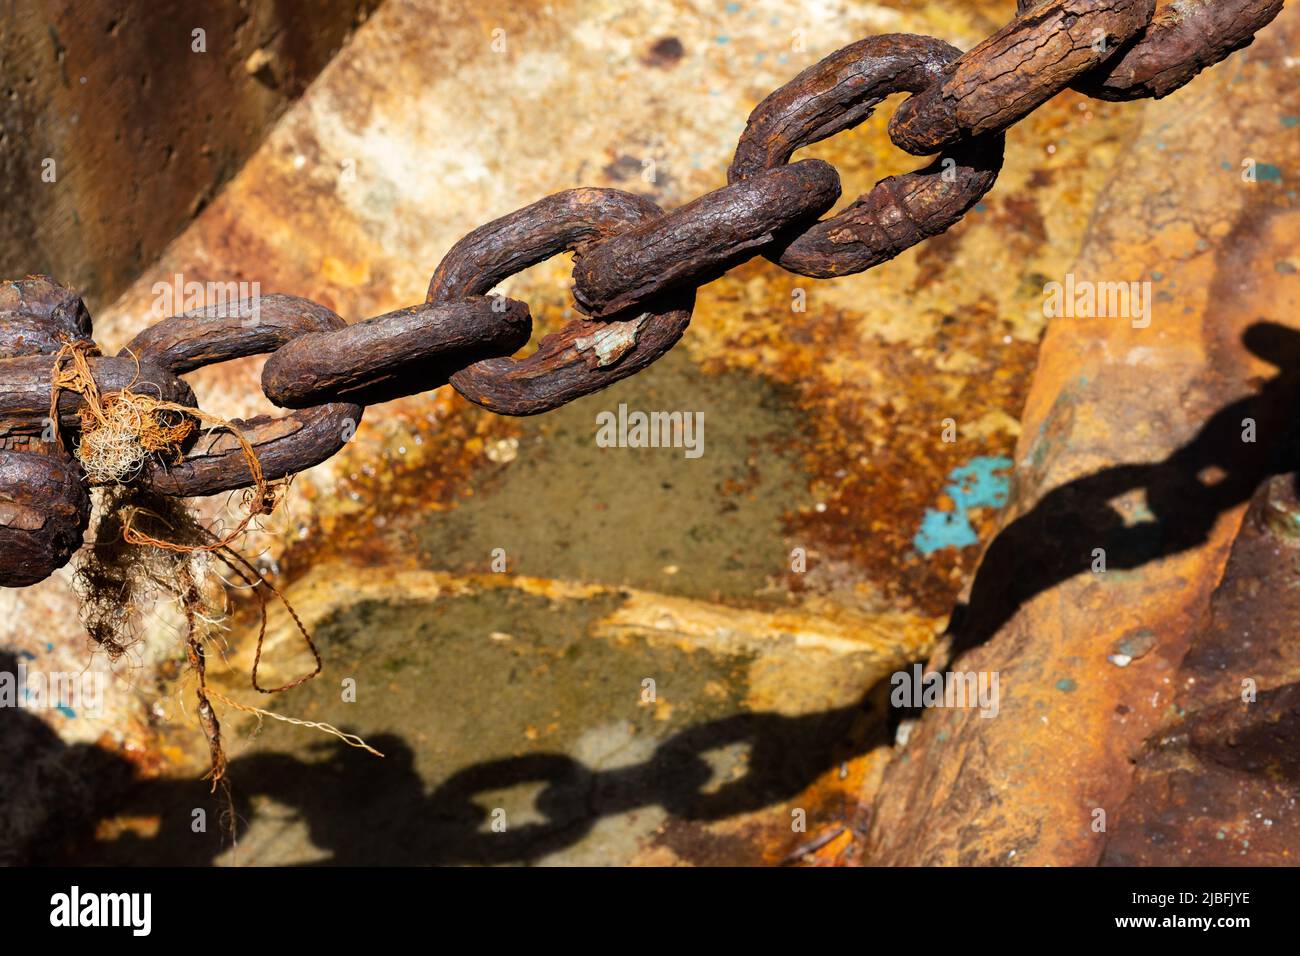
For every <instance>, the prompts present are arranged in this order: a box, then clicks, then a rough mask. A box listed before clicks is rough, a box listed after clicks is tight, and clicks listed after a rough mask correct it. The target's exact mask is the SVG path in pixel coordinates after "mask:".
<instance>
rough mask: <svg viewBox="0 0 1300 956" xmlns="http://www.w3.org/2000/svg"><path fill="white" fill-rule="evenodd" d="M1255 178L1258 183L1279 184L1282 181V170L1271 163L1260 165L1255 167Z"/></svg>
mask: <svg viewBox="0 0 1300 956" xmlns="http://www.w3.org/2000/svg"><path fill="white" fill-rule="evenodd" d="M1255 178H1256V179H1258V180H1259V181H1260V182H1266V183H1280V182H1281V181H1282V170H1280V169H1278V168H1277V167H1276V166H1274V165H1273V164H1272V163H1260V164H1259V165H1258V166H1256V167H1255Z"/></svg>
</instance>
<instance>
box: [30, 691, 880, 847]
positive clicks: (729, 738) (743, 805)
mask: <svg viewBox="0 0 1300 956" xmlns="http://www.w3.org/2000/svg"><path fill="white" fill-rule="evenodd" d="M873 711H874V713H873ZM886 711H887V708H886V707H885V706H884V705H883V703H881V704H879V705H877V706H875V707H874V708H873V707H872V706H871V705H870V704H866V703H860V704H854V705H851V706H846V707H841V708H836V709H830V710H826V711H823V712H819V713H814V714H810V715H805V716H800V717H786V716H783V715H780V714H776V713H756V714H741V715H737V716H734V717H729V718H725V719H722V720H717V721H712V722H708V723H704V724H699V725H696V726H694V727H690V728H688V729H686V730H684V731H682V732H680V733H678V734H676V735H675V736H673V737H670V738H668V739H666V740H664V741H663V742H662V743H661V744H660V745H659V747H658V748H657V749H656V750H655V751H654V753H653V754H652V756H651V757H650V758H648V759H647V760H645V761H642V762H641V763H638V764H634V765H631V766H626V767H620V768H616V769H610V770H593V769H591V768H589V767H587V766H585V765H583V764H582V763H581V762H579V761H577V760H575V759H573V758H572V757H569V756H567V755H565V754H559V753H538V754H530V755H525V756H521V757H511V758H506V759H501V760H494V761H487V762H483V763H479V764H475V765H473V766H470V767H467V768H465V769H463V770H460V771H458V772H456V773H454V774H452V775H451V776H450V777H448V778H446V779H445V780H443V781H442V782H441V783H440V784H439V785H438V786H436V787H435V788H433V789H432V790H428V789H427V788H426V785H425V783H424V781H423V780H422V778H421V776H420V774H419V772H418V768H417V761H416V754H415V753H414V751H413V750H412V749H411V747H410V746H409V745H408V744H407V743H406V741H405V740H403V739H402V738H400V737H398V736H396V735H391V734H390V735H381V736H378V737H371V738H370V742H371V743H372V744H373V745H374V746H375V747H377V749H379V750H380V751H381V752H383V753H384V754H385V755H386V756H385V757H384V759H382V760H379V759H377V758H375V757H373V756H371V755H369V754H366V753H364V752H362V751H359V750H357V749H355V748H351V747H347V746H345V745H343V744H341V743H333V742H330V743H322V744H320V745H319V746H318V747H317V748H315V749H316V755H315V756H317V757H318V759H309V760H304V759H301V758H299V757H297V756H294V755H289V754H283V753H271V752H263V753H255V754H250V755H248V756H244V757H238V758H236V759H234V760H232V761H231V763H230V771H229V772H230V777H231V780H232V781H233V782H234V793H235V805H236V813H237V818H238V821H239V822H238V833H239V834H240V835H242V834H244V833H246V832H247V831H248V826H249V824H250V821H253V820H255V819H256V818H257V817H258V816H265V817H267V818H274V817H275V816H276V815H277V814H284V817H283V818H284V819H285V820H287V821H288V820H292V821H293V822H294V823H295V824H298V823H300V824H302V825H303V826H304V827H305V831H304V830H303V829H302V828H298V829H297V831H296V834H293V833H291V830H292V828H289V827H286V828H285V830H284V831H283V833H282V834H281V835H278V836H277V835H275V834H274V833H272V834H270V835H266V834H265V833H264V835H263V836H262V837H261V838H260V840H259V850H258V854H259V856H260V855H263V854H267V853H269V854H270V855H271V856H275V857H283V856H284V855H288V856H289V857H296V858H310V857H311V856H312V855H315V854H323V857H322V858H321V859H320V860H319V862H318V864H316V865H345V866H420V865H455V864H510V863H529V862H532V861H535V860H538V859H540V858H542V857H544V856H546V855H547V854H550V853H554V852H556V851H559V850H563V849H566V848H568V847H571V846H573V845H575V844H577V843H578V842H580V841H581V840H582V839H583V838H584V837H586V836H587V835H588V834H589V833H590V832H591V830H592V828H593V827H594V826H595V824H596V823H597V822H598V821H599V820H600V819H602V818H604V817H607V816H610V815H613V814H619V813H625V812H629V811H633V810H637V809H639V808H643V807H651V806H659V807H661V808H662V809H664V810H665V811H667V812H668V813H669V814H671V815H672V816H674V817H676V818H678V819H682V820H691V821H712V820H721V819H723V818H726V817H730V816H734V815H736V814H740V813H745V812H749V811H753V810H759V809H762V808H764V807H768V806H771V805H773V804H775V803H777V802H779V801H781V800H786V799H790V798H792V797H794V796H795V795H797V794H799V793H801V792H802V791H804V790H805V789H806V788H807V787H808V786H809V785H810V784H811V783H812V782H813V781H814V780H815V779H816V778H817V777H818V776H820V775H821V774H823V773H824V772H825V771H826V770H827V769H828V768H831V767H834V766H836V765H837V764H839V763H841V762H843V761H844V760H848V759H850V758H851V757H853V756H855V755H857V754H859V753H862V752H865V751H866V750H867V749H868V748H870V747H874V746H877V745H878V744H880V743H883V742H884V741H885V740H886V739H887V735H888V732H889V731H888V729H887V727H886V725H887V723H888V721H889V719H890V717H891V715H890V714H888V713H886ZM28 719H29V720H32V721H36V722H37V723H39V721H37V720H36V718H34V717H28ZM735 745H745V746H747V748H748V754H749V759H748V761H747V764H746V773H745V774H744V775H743V776H742V777H741V778H739V779H735V780H728V781H726V782H725V783H722V784H721V785H720V786H716V787H715V786H710V784H711V783H713V782H714V770H713V768H712V767H711V766H710V764H709V763H708V761H707V760H706V759H705V755H706V754H708V752H709V751H712V750H716V749H718V748H722V747H728V746H735ZM105 759H108V760H113V759H115V758H111V757H108V756H107V755H106V757H105ZM530 784H531V785H534V786H536V787H539V788H540V789H539V790H538V792H537V793H536V795H535V796H534V797H533V804H532V812H531V813H530V815H529V819H528V822H522V823H519V824H515V823H513V822H508V824H507V826H506V828H505V829H504V830H503V831H502V832H496V831H495V830H494V829H493V827H492V821H493V815H492V810H493V809H494V807H493V801H492V800H491V799H490V798H491V797H492V795H493V794H496V793H499V792H500V791H505V790H509V789H510V788H512V787H516V786H523V785H530ZM200 808H206V816H207V819H208V821H209V823H208V826H207V829H206V831H205V832H201V833H195V832H194V830H193V821H194V819H195V810H197V809H200ZM113 812H123V813H125V814H127V815H129V816H130V817H132V818H134V819H150V818H154V817H156V818H158V819H159V820H160V821H161V822H160V823H159V825H158V827H157V829H156V831H155V832H152V833H148V834H141V833H139V832H135V831H127V832H123V833H120V834H118V835H116V836H115V837H113V838H112V839H108V840H99V841H90V840H87V839H84V837H85V836H86V834H88V833H89V831H88V830H85V831H84V832H83V840H82V842H81V845H80V846H79V847H78V848H77V849H76V850H75V851H73V852H70V853H68V854H66V855H65V856H64V857H63V858H62V859H60V860H59V861H58V862H61V863H65V864H73V865H79V864H90V865H105V864H108V865H150V866H196V865H210V864H212V863H213V862H215V861H216V859H217V857H218V856H219V855H220V854H222V853H224V852H226V851H228V850H229V849H230V841H229V839H228V836H227V835H226V834H225V833H224V832H223V831H222V828H221V827H220V826H214V825H213V824H212V823H211V821H212V820H214V819H215V818H214V816H213V815H214V814H219V813H220V807H219V806H218V805H216V804H214V803H213V802H212V801H211V799H210V797H209V794H208V792H207V788H206V785H205V784H203V783H202V782H200V781H189V780H158V781H141V782H138V783H137V784H136V785H135V786H134V787H132V788H130V790H129V791H128V792H126V793H124V794H123V799H122V800H121V801H120V804H119V806H118V807H117V809H116V810H112V809H109V808H107V807H104V806H101V807H100V808H99V813H100V815H103V816H108V815H110V814H111V813H113ZM537 816H540V817H541V818H542V819H541V820H540V821H538V820H537V819H536V817H537ZM811 816H812V815H811V814H810V817H811ZM817 822H818V821H816V820H815V819H810V820H809V825H810V827H812V826H814V825H816V824H817ZM83 829H84V828H83ZM304 840H305V842H304ZM284 841H292V842H293V845H285V843H284ZM277 844H280V845H279V846H277ZM286 851H287V852H286ZM239 861H240V857H239V851H238V847H237V846H236V849H235V853H234V862H239ZM244 862H249V863H257V862H259V860H258V859H256V858H250V859H247V860H245V861H244Z"/></svg>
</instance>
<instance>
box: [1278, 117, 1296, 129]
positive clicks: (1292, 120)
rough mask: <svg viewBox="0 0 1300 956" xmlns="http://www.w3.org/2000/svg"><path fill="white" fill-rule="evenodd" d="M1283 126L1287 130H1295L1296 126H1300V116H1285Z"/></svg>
mask: <svg viewBox="0 0 1300 956" xmlns="http://www.w3.org/2000/svg"><path fill="white" fill-rule="evenodd" d="M1282 125H1283V126H1285V127H1286V128H1287V129H1293V128H1295V127H1296V126H1300V116H1283V117H1282Z"/></svg>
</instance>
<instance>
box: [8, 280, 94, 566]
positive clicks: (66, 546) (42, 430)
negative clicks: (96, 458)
mask: <svg viewBox="0 0 1300 956" xmlns="http://www.w3.org/2000/svg"><path fill="white" fill-rule="evenodd" d="M90 329H91V322H90V314H89V313H88V312H87V311H86V307H85V306H84V305H83V304H82V302H81V298H80V297H79V296H77V295H75V294H73V293H72V292H70V291H69V290H67V289H65V288H63V287H62V286H60V285H58V284H57V283H55V282H53V281H52V280H50V279H49V278H48V277H46V276H30V277H28V278H26V279H23V280H21V281H18V282H7V283H3V284H0V356H14V358H0V367H7V366H5V363H8V362H13V363H15V364H14V368H13V371H15V373H16V375H15V376H14V378H8V377H7V376H5V377H4V379H6V380H7V381H8V382H9V383H10V384H11V385H14V386H15V387H16V386H17V385H18V382H19V381H20V380H22V379H24V378H28V377H31V376H35V377H36V378H38V379H39V372H40V369H41V368H42V367H44V369H45V371H46V372H48V371H49V370H50V366H51V365H52V360H51V359H50V355H51V354H52V353H54V352H57V351H58V350H59V348H60V347H61V346H62V343H63V342H64V341H70V340H73V339H85V338H86V337H88V336H89V334H90ZM24 363H25V364H26V370H25V371H22V370H20V369H19V366H21V365H23V364H24ZM39 387H40V385H39V382H38V383H37V385H36V388H37V389H39ZM7 394H9V395H10V397H12V398H15V399H16V398H17V394H16V393H12V392H11V393H7ZM17 404H18V405H21V404H22V402H21V400H18V401H17ZM49 409H50V403H49V380H48V378H47V379H46V381H45V403H44V407H43V408H39V409H37V414H38V415H39V416H48V415H49ZM19 414H21V413H19ZM5 417H6V416H4V415H3V413H0V586H4V587H25V586H28V585H32V584H36V583H37V582H39V581H41V580H43V579H44V578H46V577H48V576H49V575H50V574H52V573H54V571H56V570H57V569H59V568H61V567H63V566H64V565H65V564H67V562H68V560H69V559H70V558H71V557H72V555H73V553H74V552H76V550H77V549H78V548H80V547H81V542H82V538H83V535H84V534H85V531H86V527H87V525H88V524H89V521H90V492H89V490H88V489H87V488H86V484H85V475H84V474H82V471H81V467H80V466H79V465H78V464H77V462H76V460H75V459H74V458H73V457H72V456H71V454H69V453H68V451H67V450H66V449H65V448H64V447H63V446H62V445H60V444H59V443H57V442H55V441H53V440H52V439H53V435H52V434H51V433H50V429H49V427H48V426H47V425H46V423H45V418H44V417H38V418H36V419H35V420H34V421H32V420H28V421H23V420H19V421H5V420H4V419H5Z"/></svg>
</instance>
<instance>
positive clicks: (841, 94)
mask: <svg viewBox="0 0 1300 956" xmlns="http://www.w3.org/2000/svg"><path fill="white" fill-rule="evenodd" d="M960 55H961V51H960V50H958V49H957V48H956V47H953V46H950V45H949V44H947V43H944V42H943V41H942V40H936V39H934V38H933V37H919V36H907V35H904V34H887V35H885V36H879V37H867V38H866V39H865V40H859V41H858V42H857V43H851V44H849V45H848V46H846V47H844V48H843V49H842V50H839V51H837V52H835V53H832V54H831V55H830V56H828V57H826V59H824V60H822V61H821V62H819V63H817V64H815V65H813V66H811V67H809V68H808V69H806V70H804V71H803V72H802V73H800V74H799V75H798V76H797V77H795V78H794V79H793V80H791V81H790V82H789V83H787V84H786V85H785V86H783V87H781V88H780V89H779V90H776V91H775V92H773V93H772V94H771V95H769V96H768V97H767V99H765V100H763V102H762V103H760V104H758V106H757V107H755V109H754V112H753V113H751V114H750V116H749V121H748V122H747V123H746V124H745V132H744V134H743V135H742V136H741V137H740V142H739V144H737V146H736V156H735V158H734V159H733V160H732V161H731V166H730V168H729V169H728V170H727V177H728V179H730V180H731V181H732V182H737V181H743V180H745V179H748V178H749V177H751V176H754V175H757V174H758V173H759V172H761V171H763V170H766V169H771V168H774V167H776V166H780V165H781V164H783V163H785V162H787V161H788V160H789V159H790V156H791V155H792V154H793V153H794V152H795V151H796V150H798V149H801V148H803V147H804V146H808V145H809V144H811V143H815V142H818V141H820V140H823V139H826V138H827V137H829V136H833V135H835V134H836V133H839V132H842V131H844V130H847V129H852V128H853V127H854V126H857V125H858V124H859V123H862V122H865V121H866V120H867V119H869V118H870V117H871V114H872V112H873V111H874V110H875V108H876V107H877V106H878V105H879V104H880V103H881V102H882V101H883V100H884V99H885V98H886V97H887V96H889V95H890V94H891V93H899V92H910V93H919V92H921V91H922V90H924V89H926V88H927V87H928V86H930V85H931V84H933V83H934V82H935V81H936V80H937V79H938V77H939V76H940V74H941V72H942V69H943V67H944V65H945V64H947V63H950V62H952V61H953V60H955V59H956V58H957V57H958V56H960ZM1002 148H1003V138H1002V137H1001V136H998V135H994V136H988V137H982V138H979V139H977V140H975V141H974V142H972V143H969V144H963V145H961V146H958V147H956V148H955V149H953V150H951V153H952V155H951V156H947V157H944V156H941V157H939V158H938V159H936V160H935V161H934V162H933V163H931V164H930V165H929V166H927V167H926V168H924V169H919V170H916V171H915V172H911V173H904V174H903V175H901V176H891V177H889V178H887V179H884V180H882V181H880V182H879V183H877V184H876V186H875V188H873V189H872V190H871V191H870V192H869V193H867V194H865V195H863V196H860V197H859V198H858V200H857V201H856V202H855V203H853V204H852V205H851V206H849V208H847V209H845V210H844V211H843V212H840V213H838V214H836V215H835V216H832V217H831V218H830V219H827V220H824V221H822V222H818V223H816V224H814V225H812V226H810V227H808V228H806V229H802V230H797V231H793V234H791V233H790V232H787V234H786V235H785V236H784V237H782V240H781V242H780V243H779V245H780V249H779V251H776V252H767V253H765V254H766V255H767V256H768V258H770V259H771V260H772V261H773V262H775V263H776V264H777V265H779V266H781V267H782V268H784V269H788V270H790V271H791V272H797V273H798V274H799V275H805V276H811V277H815V278H830V277H833V276H839V275H850V274H852V273H854V272H862V271H864V270H866V269H870V268H871V267H873V266H876V265H879V264H880V263H882V262H885V261H887V260H889V259H892V258H894V257H895V256H897V255H899V254H900V253H901V252H903V251H904V250H906V249H909V248H911V247H912V246H914V245H916V244H917V243H918V242H920V241H921V240H923V239H928V238H930V237H931V236H936V235H938V234H939V233H941V232H944V231H945V230H947V229H948V227H950V226H951V225H952V224H953V223H955V222H957V221H958V220H960V219H961V217H962V216H964V215H965V214H966V212H967V210H969V209H970V208H971V206H973V205H975V203H976V202H978V201H979V199H980V197H981V196H983V195H984V194H985V193H986V192H988V191H989V189H991V188H992V187H993V183H994V181H995V180H996V179H997V174H998V170H1000V169H1001V168H1002Z"/></svg>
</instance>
